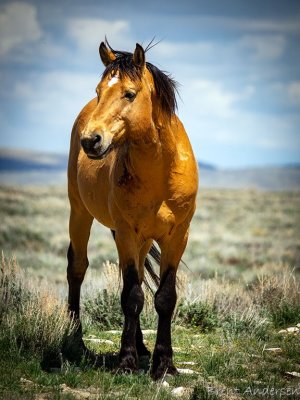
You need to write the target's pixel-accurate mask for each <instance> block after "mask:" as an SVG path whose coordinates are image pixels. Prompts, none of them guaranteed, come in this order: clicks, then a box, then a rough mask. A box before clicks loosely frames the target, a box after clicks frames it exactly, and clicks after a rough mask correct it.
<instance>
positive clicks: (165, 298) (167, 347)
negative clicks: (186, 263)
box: [151, 268, 177, 380]
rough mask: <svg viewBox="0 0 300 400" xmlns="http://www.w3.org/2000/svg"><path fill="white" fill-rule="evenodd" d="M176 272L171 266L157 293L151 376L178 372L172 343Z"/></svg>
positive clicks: (155, 376) (156, 377) (157, 377)
mask: <svg viewBox="0 0 300 400" xmlns="http://www.w3.org/2000/svg"><path fill="white" fill-rule="evenodd" d="M176 300H177V296H176V272H175V270H174V269H173V268H169V269H168V270H167V271H166V272H165V273H164V275H163V276H162V280H161V283H160V286H159V288H158V291H157V292H156V295H155V309H156V311H157V313H158V317H159V318H158V329H157V338H156V344H155V348H154V353H153V359H152V368H151V376H152V378H153V379H155V380H156V379H160V378H161V377H162V376H163V375H164V373H165V372H167V373H170V374H176V373H177V370H176V368H175V366H174V364H173V361H172V356H173V350H172V343H171V319H172V314H173V311H174V308H175V305H176Z"/></svg>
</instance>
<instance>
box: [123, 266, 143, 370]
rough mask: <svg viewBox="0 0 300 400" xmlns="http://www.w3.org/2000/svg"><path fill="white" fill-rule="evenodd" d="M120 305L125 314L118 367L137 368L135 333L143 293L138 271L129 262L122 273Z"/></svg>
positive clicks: (141, 307)
mask: <svg viewBox="0 0 300 400" xmlns="http://www.w3.org/2000/svg"><path fill="white" fill-rule="evenodd" d="M123 282H124V286H123V290H122V294H121V305H122V310H123V313H124V316H125V322H124V328H123V333H122V339H121V350H120V356H119V357H120V369H121V370H122V371H124V372H132V371H136V370H137V361H138V357H137V347H136V333H137V327H138V319H139V315H140V313H141V311H142V309H143V305H144V293H143V291H142V289H141V285H140V283H139V277H138V272H137V270H136V268H135V266H134V265H133V264H129V265H128V266H127V268H126V269H125V271H124V273H123Z"/></svg>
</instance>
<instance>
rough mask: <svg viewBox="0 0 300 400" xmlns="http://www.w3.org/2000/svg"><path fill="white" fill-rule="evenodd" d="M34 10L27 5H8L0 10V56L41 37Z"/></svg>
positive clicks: (16, 3)
mask: <svg viewBox="0 0 300 400" xmlns="http://www.w3.org/2000/svg"><path fill="white" fill-rule="evenodd" d="M42 34H43V33H42V30H41V27H40V25H39V23H38V20H37V10H36V8H35V7H34V6H33V5H31V4H27V3H21V2H13V3H8V4H6V5H5V6H3V7H1V9H0V37H1V41H0V55H2V56H3V55H5V54H7V53H8V52H10V51H11V50H12V49H14V48H15V47H17V46H20V45H22V44H25V43H28V42H35V41H37V40H38V39H40V38H41V37H42Z"/></svg>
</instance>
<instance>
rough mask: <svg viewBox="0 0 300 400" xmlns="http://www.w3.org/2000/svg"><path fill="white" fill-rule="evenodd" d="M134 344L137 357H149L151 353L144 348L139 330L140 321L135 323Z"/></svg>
mask: <svg viewBox="0 0 300 400" xmlns="http://www.w3.org/2000/svg"><path fill="white" fill-rule="evenodd" d="M135 344H136V350H137V353H138V356H139V357H141V356H147V357H150V355H151V353H150V351H149V350H148V349H147V347H146V346H145V344H144V342H143V333H142V330H141V325H140V320H138V322H137V327H136V334H135Z"/></svg>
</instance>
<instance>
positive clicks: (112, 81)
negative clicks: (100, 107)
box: [108, 76, 119, 87]
mask: <svg viewBox="0 0 300 400" xmlns="http://www.w3.org/2000/svg"><path fill="white" fill-rule="evenodd" d="M118 80H119V77H118V76H113V77H112V78H111V80H110V81H109V82H108V86H109V87H111V86H113V85H115V84H116V83H117V82H118Z"/></svg>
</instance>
